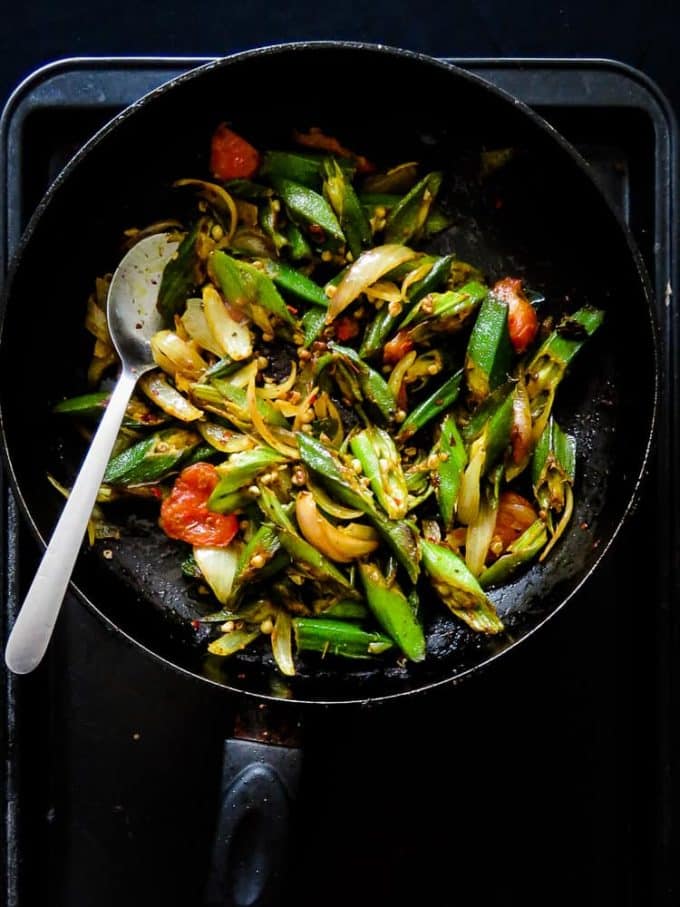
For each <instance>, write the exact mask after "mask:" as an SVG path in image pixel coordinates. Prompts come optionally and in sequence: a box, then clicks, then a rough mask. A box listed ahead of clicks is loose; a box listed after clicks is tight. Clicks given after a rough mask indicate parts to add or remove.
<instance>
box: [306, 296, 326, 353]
mask: <svg viewBox="0 0 680 907" xmlns="http://www.w3.org/2000/svg"><path fill="white" fill-rule="evenodd" d="M300 323H301V325H302V330H303V331H304V335H305V347H310V346H311V345H312V344H313V343H314V341H315V340H318V339H319V337H320V336H321V335H322V333H323V329H324V328H325V327H326V310H325V309H322V308H319V307H318V306H314V307H313V308H311V309H308V310H307V311H306V312H305V314H304V315H303V316H302V318H301V319H300Z"/></svg>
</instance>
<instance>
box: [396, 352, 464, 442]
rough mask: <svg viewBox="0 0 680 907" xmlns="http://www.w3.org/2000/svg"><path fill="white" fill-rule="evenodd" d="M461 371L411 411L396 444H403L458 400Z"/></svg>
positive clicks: (398, 433) (400, 429)
mask: <svg viewBox="0 0 680 907" xmlns="http://www.w3.org/2000/svg"><path fill="white" fill-rule="evenodd" d="M462 379H463V370H462V369H460V370H459V371H457V372H456V373H455V374H454V375H451V377H450V378H448V379H447V380H446V381H445V382H444V383H443V384H442V385H440V386H439V387H438V388H437V390H436V391H434V393H432V394H430V396H429V397H427V399H425V400H423V402H422V403H420V404H418V406H416V407H415V409H413V410H412V411H411V412H410V413H409V415H408V416H407V417H406V419H405V420H404V421H403V422H402V424H401V427H400V428H399V431H398V432H397V438H396V440H397V443H403V442H404V441H407V440H408V439H409V438H410V437H412V436H413V435H414V434H415V433H416V432H417V431H420V429H421V428H423V427H424V426H425V425H427V424H428V423H429V422H431V421H432V420H433V419H436V418H437V416H440V415H441V414H442V413H443V412H445V410H447V409H448V408H449V407H450V406H452V405H453V404H454V403H455V402H456V400H457V399H458V395H459V393H460V385H461V382H462Z"/></svg>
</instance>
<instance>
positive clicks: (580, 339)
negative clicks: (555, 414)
mask: <svg viewBox="0 0 680 907" xmlns="http://www.w3.org/2000/svg"><path fill="white" fill-rule="evenodd" d="M603 320H604V312H603V311H601V310H600V309H595V308H593V307H592V306H583V308H581V309H579V310H578V311H577V312H574V314H573V315H569V316H567V317H566V318H563V319H562V321H561V322H560V323H559V324H558V325H557V327H556V328H555V330H554V331H552V332H551V333H550V334H549V336H548V337H547V338H546V339H545V340H544V341H543V343H542V344H541V346H540V347H539V348H538V350H537V351H536V353H535V354H534V356H533V357H532V359H531V361H530V362H529V364H528V365H527V367H526V377H527V393H528V395H529V401H530V404H531V418H532V421H533V425H534V430H533V435H534V441H537V440H538V438H540V436H541V435H542V434H543V431H544V429H545V426H546V424H547V422H548V419H549V417H550V413H551V412H552V405H553V401H554V399H555V392H556V390H557V387H558V385H559V383H560V381H561V380H562V378H563V377H564V375H565V373H566V370H567V367H568V366H569V364H570V363H571V361H572V359H573V358H574V356H575V355H576V353H578V351H579V350H580V349H581V347H582V346H583V344H584V343H585V341H586V340H587V339H588V337H591V336H592V335H593V334H594V333H595V331H596V330H597V329H598V328H599V327H600V325H601V324H602V322H603Z"/></svg>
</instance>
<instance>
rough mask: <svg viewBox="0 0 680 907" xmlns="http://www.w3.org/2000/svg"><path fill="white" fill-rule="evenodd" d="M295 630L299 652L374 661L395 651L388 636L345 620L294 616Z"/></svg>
mask: <svg viewBox="0 0 680 907" xmlns="http://www.w3.org/2000/svg"><path fill="white" fill-rule="evenodd" d="M293 631H294V633H295V644H296V646H297V650H298V652H320V653H321V654H322V655H342V656H344V657H345V658H371V657H372V656H373V655H382V653H383V652H387V651H388V650H389V649H392V648H394V643H393V642H392V640H391V639H390V638H389V636H385V634H384V633H376V632H370V631H368V630H362V629H361V627H359V626H357V625H356V624H353V623H350V622H349V621H344V620H327V619H324V618H320V617H294V618H293Z"/></svg>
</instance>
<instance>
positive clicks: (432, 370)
mask: <svg viewBox="0 0 680 907" xmlns="http://www.w3.org/2000/svg"><path fill="white" fill-rule="evenodd" d="M438 372H439V366H438V365H435V364H434V363H432V365H428V367H427V374H428V375H436V374H438Z"/></svg>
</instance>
